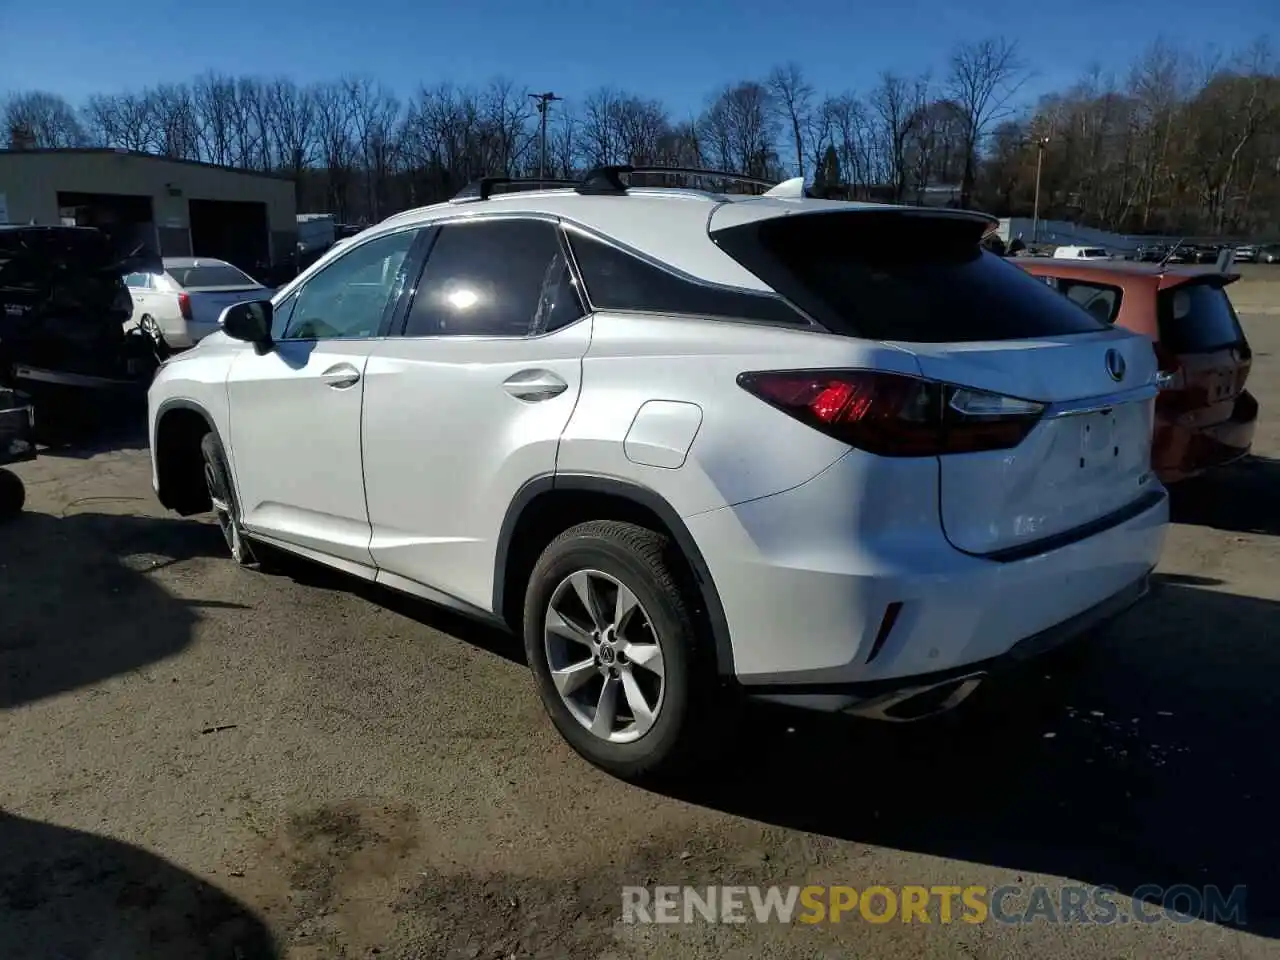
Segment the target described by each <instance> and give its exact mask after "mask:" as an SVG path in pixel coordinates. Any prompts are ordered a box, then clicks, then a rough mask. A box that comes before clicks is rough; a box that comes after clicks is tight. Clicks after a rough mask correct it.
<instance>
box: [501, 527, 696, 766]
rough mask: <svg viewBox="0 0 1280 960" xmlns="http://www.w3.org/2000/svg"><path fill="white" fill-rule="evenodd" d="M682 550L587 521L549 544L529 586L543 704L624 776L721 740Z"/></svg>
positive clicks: (565, 730)
mask: <svg viewBox="0 0 1280 960" xmlns="http://www.w3.org/2000/svg"><path fill="white" fill-rule="evenodd" d="M673 550H674V547H673V545H672V544H671V542H670V541H669V540H668V538H667V537H665V536H663V535H661V534H659V533H656V532H654V531H652V530H648V529H646V528H644V527H641V526H637V525H635V524H631V523H620V522H616V521H592V522H589V523H583V524H579V525H578V526H575V527H572V528H570V529H569V530H566V531H565V532H564V533H562V534H560V535H559V536H558V537H556V538H555V540H553V541H552V542H551V543H550V544H549V545H548V546H547V548H546V549H545V550H544V551H543V553H542V556H541V557H540V558H539V559H538V562H537V564H536V565H535V566H534V569H533V573H532V575H531V576H530V579H529V586H528V589H527V591H526V593H525V606H524V642H525V652H526V654H527V655H528V660H529V665H530V667H531V668H532V670H533V676H534V682H535V684H536V685H537V689H538V694H539V696H540V697H541V698H542V703H543V706H544V707H545V708H546V710H547V712H548V714H550V716H551V720H552V722H553V723H554V724H555V726H556V729H557V730H558V731H559V732H560V734H561V736H563V737H564V739H565V740H567V741H568V742H569V745H570V746H572V747H573V748H574V750H576V751H577V752H578V753H579V754H581V755H582V756H583V757H584V758H586V759H587V760H589V761H590V762H591V763H593V764H595V765H596V766H598V767H600V768H602V769H604V770H606V771H608V772H609V773H612V774H614V775H615V776H618V777H621V778H623V779H625V780H654V779H664V778H668V777H672V776H675V775H678V774H680V773H682V772H684V771H686V770H687V769H688V768H689V767H690V765H691V764H692V763H693V761H694V760H695V759H696V758H697V757H699V756H700V755H702V754H703V752H704V751H705V749H706V748H707V747H709V746H710V745H712V744H714V743H716V740H717V738H716V732H717V727H718V725H717V724H714V723H713V722H712V721H714V720H715V719H716V711H715V709H714V705H715V702H716V699H717V697H716V688H715V684H714V671H713V670H711V669H709V664H708V663H707V657H706V654H705V650H706V647H705V644H704V640H703V637H702V636H701V635H700V631H699V629H698V627H697V625H696V622H695V619H694V618H693V616H692V615H691V612H690V604H689V603H687V602H686V595H685V590H684V589H683V588H682V586H681V579H680V578H679V577H678V576H677V571H678V570H679V569H680V566H679V564H680V561H679V558H678V557H676V556H674V555H673V553H672V551H673ZM584 597H585V598H586V599H584ZM619 597H621V598H622V602H621V603H619V602H618V600H619ZM589 605H590V606H589ZM610 691H611V692H610Z"/></svg>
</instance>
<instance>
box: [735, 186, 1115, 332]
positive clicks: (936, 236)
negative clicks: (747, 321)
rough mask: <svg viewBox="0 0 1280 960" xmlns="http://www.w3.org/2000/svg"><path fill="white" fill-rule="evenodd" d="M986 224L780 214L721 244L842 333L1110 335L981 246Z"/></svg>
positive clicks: (868, 214)
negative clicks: (1101, 331)
mask: <svg viewBox="0 0 1280 960" xmlns="http://www.w3.org/2000/svg"><path fill="white" fill-rule="evenodd" d="M982 232H983V224H982V223H980V222H976V221H970V220H967V219H958V218H944V217H939V216H932V217H931V216H927V215H915V214H900V213H880V212H873V211H864V210H859V211H850V212H848V213H845V212H840V213H818V214H812V215H805V216H795V217H779V218H775V219H771V220H767V221H764V222H763V223H761V224H748V225H747V226H743V227H733V228H729V229H727V230H723V231H719V232H717V234H716V240H717V242H718V243H719V244H720V245H721V247H723V248H724V249H725V250H726V251H727V252H728V253H730V254H731V255H732V256H733V257H734V258H735V259H737V260H738V261H739V262H740V263H742V264H743V265H744V266H745V267H747V269H749V270H751V271H752V272H754V273H755V274H756V275H757V276H759V277H761V279H763V280H764V281H765V282H766V283H768V284H769V285H770V286H772V287H773V288H774V289H775V290H778V291H779V292H781V293H783V294H784V295H786V296H787V298H788V299H790V300H792V301H793V302H795V303H797V304H798V305H800V306H801V307H804V308H805V309H807V310H808V311H809V312H810V313H811V314H813V315H814V316H816V317H817V318H818V319H819V320H821V321H823V322H824V323H825V324H827V325H828V326H830V327H831V328H832V329H834V330H836V331H838V332H841V333H845V334H848V335H851V336H858V337H866V338H869V339H875V340H904V341H909V342H910V341H914V342H919V343H946V342H956V341H978V340H1017V339H1027V338H1032V337H1042V336H1056V335H1061V334H1071V333H1093V332H1096V331H1098V330H1102V329H1106V327H1105V325H1104V324H1103V323H1101V322H1100V321H1098V320H1096V319H1094V318H1093V317H1092V316H1091V315H1090V314H1088V313H1086V312H1085V311H1083V310H1081V309H1079V307H1077V306H1075V305H1074V304H1072V303H1070V302H1069V301H1068V300H1067V299H1066V298H1065V297H1063V296H1061V295H1059V294H1058V293H1056V292H1054V291H1053V290H1052V289H1050V288H1049V287H1048V286H1047V285H1046V284H1045V283H1044V282H1043V281H1041V280H1037V279H1035V278H1033V277H1030V276H1028V275H1027V274H1026V273H1025V272H1024V271H1023V270H1021V269H1020V268H1018V267H1016V266H1014V265H1013V264H1011V263H1008V262H1007V261H1006V260H1004V259H1003V258H1002V257H998V256H996V255H994V254H992V253H988V252H986V251H984V250H983V249H982V248H981V246H980V243H981V239H982Z"/></svg>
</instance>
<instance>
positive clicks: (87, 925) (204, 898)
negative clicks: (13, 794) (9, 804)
mask: <svg viewBox="0 0 1280 960" xmlns="http://www.w3.org/2000/svg"><path fill="white" fill-rule="evenodd" d="M0 850H3V851H4V857H3V858H2V859H0V943H2V944H4V949H3V955H4V957H5V960H45V958H49V957H91V956H92V957H147V958H150V960H191V958H193V957H202V958H208V960H268V958H273V957H275V956H277V952H276V948H275V945H274V943H273V940H272V937H271V934H270V932H269V931H268V929H267V927H266V925H265V924H264V923H263V922H262V921H261V920H260V919H258V918H257V917H256V916H254V914H253V913H252V912H251V911H250V910H249V909H248V908H247V907H245V906H244V905H243V904H241V903H239V902H237V901H236V900H234V899H233V898H232V897H230V896H228V895H227V894H226V893H223V892H222V891H221V890H218V889H217V888H216V887H214V886H212V885H210V884H208V883H206V882H205V881H203V880H201V879H200V878H198V877H196V876H194V875H193V874H190V873H188V872H186V871H185V870H182V869H180V868H178V867H176V866H174V865H173V864H172V863H169V862H168V861H166V860H163V859H161V858H160V857H157V856H155V855H154V854H150V853H147V852H146V851H144V850H141V849H139V848H137V847H134V846H131V845H129V844H126V843H120V842H118V841H116V840H110V839H107V838H105V837H99V836H95V835H94V834H91V833H82V832H81V831H78V830H71V829H67V828H65V827H58V826H53V825H52V824H47V823H39V822H37V821H34V820H27V819H25V818H22V817H17V816H13V815H12V814H9V813H6V812H4V811H0Z"/></svg>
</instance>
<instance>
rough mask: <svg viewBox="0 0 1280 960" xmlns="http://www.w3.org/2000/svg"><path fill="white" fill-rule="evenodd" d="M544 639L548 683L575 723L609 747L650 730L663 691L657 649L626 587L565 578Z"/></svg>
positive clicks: (595, 576) (587, 575) (582, 576)
mask: <svg viewBox="0 0 1280 960" xmlns="http://www.w3.org/2000/svg"><path fill="white" fill-rule="evenodd" d="M543 637H544V640H543V645H544V649H545V653H546V657H547V667H548V669H549V670H550V672H551V680H552V683H554V684H555V688H556V691H557V692H558V693H559V694H560V699H561V700H562V701H563V703H564V705H565V707H567V708H568V710H569V713H570V714H572V716H573V718H574V719H575V720H577V721H578V723H580V724H582V726H583V727H585V728H586V729H587V730H589V731H591V733H592V734H594V735H595V736H597V737H599V738H600V739H602V740H607V741H609V742H610V743H631V742H633V741H636V740H639V739H640V738H641V737H643V736H644V735H645V734H646V733H648V732H649V730H651V729H652V728H653V725H654V723H656V722H657V719H658V714H659V712H660V711H661V710H662V703H663V695H664V694H665V692H666V680H665V675H664V672H663V657H662V645H661V643H660V638H659V637H658V636H657V633H656V631H655V629H654V627H653V621H652V620H651V619H650V618H649V615H648V613H647V612H646V611H645V609H644V606H643V605H642V604H641V603H640V601H639V600H638V599H637V598H636V596H635V594H634V593H632V592H631V590H630V589H629V588H628V587H627V586H626V585H625V584H623V583H622V582H621V581H619V580H618V579H617V578H616V577H612V576H610V575H609V574H607V573H604V572H603V571H600V570H579V571H577V572H576V573H572V574H570V575H569V576H568V577H566V578H565V579H564V580H562V581H561V582H560V584H559V585H558V586H557V587H556V589H555V590H554V591H553V592H552V594H551V601H550V603H549V604H548V606H547V614H546V621H545V626H544V631H543Z"/></svg>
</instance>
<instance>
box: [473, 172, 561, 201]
mask: <svg viewBox="0 0 1280 960" xmlns="http://www.w3.org/2000/svg"><path fill="white" fill-rule="evenodd" d="M578 182H579V181H577V180H559V179H554V178H551V177H481V178H480V179H479V180H473V181H472V182H471V183H469V184H467V185H466V186H465V187H463V188H462V189H461V190H459V191H458V192H457V193H456V194H454V197H453V199H454V200H456V201H461V200H488V199H489V198H490V197H492V196H493V195H494V193H495V190H494V188H495V187H506V186H510V187H514V188H515V190H512V191H511V192H513V193H514V192H516V191H518V190H537V189H540V188H542V187H576V186H577V185H578Z"/></svg>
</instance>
